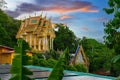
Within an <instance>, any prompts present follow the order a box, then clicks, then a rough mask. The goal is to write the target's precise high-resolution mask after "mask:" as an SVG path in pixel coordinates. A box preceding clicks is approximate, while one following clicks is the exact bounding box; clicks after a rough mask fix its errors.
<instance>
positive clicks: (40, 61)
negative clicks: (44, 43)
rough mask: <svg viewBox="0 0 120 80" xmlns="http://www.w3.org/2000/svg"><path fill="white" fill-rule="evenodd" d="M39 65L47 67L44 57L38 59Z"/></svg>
mask: <svg viewBox="0 0 120 80" xmlns="http://www.w3.org/2000/svg"><path fill="white" fill-rule="evenodd" d="M39 66H44V67H47V66H48V62H47V60H45V59H39Z"/></svg>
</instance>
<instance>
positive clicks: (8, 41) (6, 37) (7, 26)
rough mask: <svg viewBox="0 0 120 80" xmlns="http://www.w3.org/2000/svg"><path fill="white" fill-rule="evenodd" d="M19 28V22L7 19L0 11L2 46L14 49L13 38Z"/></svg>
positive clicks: (14, 40) (15, 40) (14, 42)
mask: <svg viewBox="0 0 120 80" xmlns="http://www.w3.org/2000/svg"><path fill="white" fill-rule="evenodd" d="M19 26H20V21H18V20H15V19H13V18H11V17H9V16H8V15H7V14H6V13H5V12H4V11H2V10H1V9H0V27H1V29H0V33H1V34H0V35H2V36H1V42H2V45H5V46H9V47H14V45H16V43H17V39H16V38H15V36H16V34H17V32H18V28H19Z"/></svg>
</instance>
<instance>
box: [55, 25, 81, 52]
mask: <svg viewBox="0 0 120 80" xmlns="http://www.w3.org/2000/svg"><path fill="white" fill-rule="evenodd" d="M56 27H57V28H58V31H56V32H55V33H56V38H55V40H54V48H55V50H57V49H58V50H64V49H65V48H66V47H68V48H69V50H70V52H75V50H76V48H77V46H78V44H79V41H80V40H79V39H78V38H77V37H76V36H75V34H74V33H73V32H72V31H71V30H70V29H69V28H68V27H67V26H65V25H63V24H57V25H56Z"/></svg>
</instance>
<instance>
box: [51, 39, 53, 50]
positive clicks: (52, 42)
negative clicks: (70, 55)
mask: <svg viewBox="0 0 120 80" xmlns="http://www.w3.org/2000/svg"><path fill="white" fill-rule="evenodd" d="M51 45H52V49H53V38H52V44H51Z"/></svg>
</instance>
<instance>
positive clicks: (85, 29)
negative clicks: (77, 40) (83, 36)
mask: <svg viewBox="0 0 120 80" xmlns="http://www.w3.org/2000/svg"><path fill="white" fill-rule="evenodd" d="M81 29H82V30H83V31H87V32H88V31H89V29H88V28H87V27H81Z"/></svg>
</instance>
